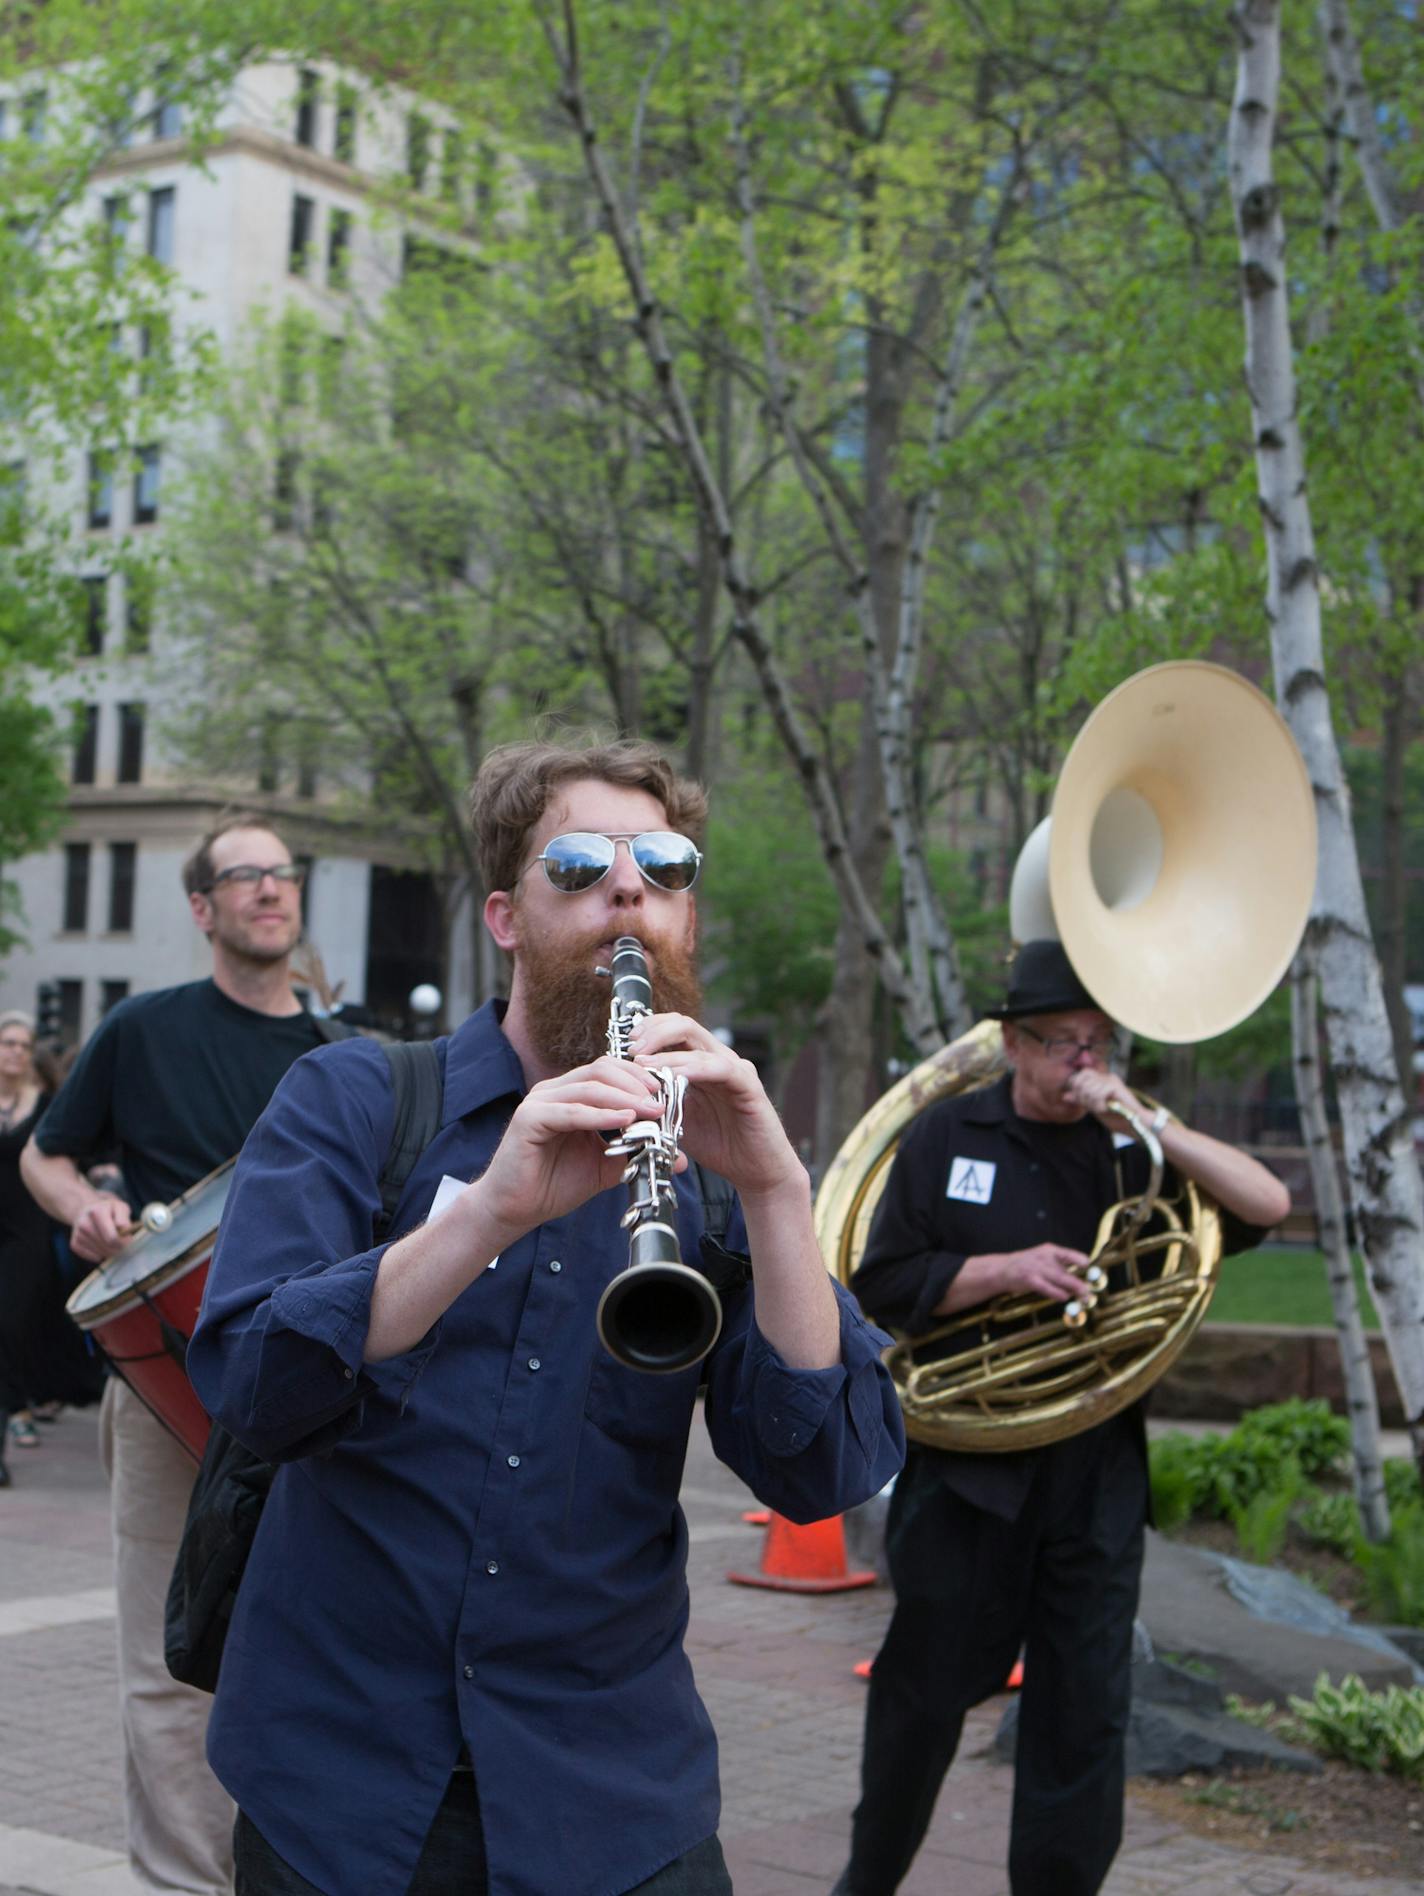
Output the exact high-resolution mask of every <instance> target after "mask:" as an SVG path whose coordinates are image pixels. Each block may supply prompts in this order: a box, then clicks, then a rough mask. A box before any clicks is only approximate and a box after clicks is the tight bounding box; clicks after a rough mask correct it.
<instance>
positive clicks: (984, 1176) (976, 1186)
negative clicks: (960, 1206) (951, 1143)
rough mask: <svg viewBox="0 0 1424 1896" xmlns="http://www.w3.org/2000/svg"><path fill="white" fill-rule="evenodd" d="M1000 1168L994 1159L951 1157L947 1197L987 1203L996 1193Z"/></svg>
mask: <svg viewBox="0 0 1424 1896" xmlns="http://www.w3.org/2000/svg"><path fill="white" fill-rule="evenodd" d="M998 1169H999V1167H998V1165H997V1163H996V1162H995V1161H994V1160H993V1159H951V1160H950V1162H949V1183H948V1185H946V1186H945V1188H944V1195H945V1197H946V1198H962V1199H963V1200H964V1202H965V1204H967V1205H987V1204H988V1202H989V1200H990V1199H991V1198H992V1197H993V1195H994V1174H995V1172H997V1171H998Z"/></svg>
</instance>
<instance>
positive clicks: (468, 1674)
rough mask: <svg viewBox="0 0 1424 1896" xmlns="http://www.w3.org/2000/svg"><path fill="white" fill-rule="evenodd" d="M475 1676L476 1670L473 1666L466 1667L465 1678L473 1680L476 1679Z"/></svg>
mask: <svg viewBox="0 0 1424 1896" xmlns="http://www.w3.org/2000/svg"><path fill="white" fill-rule="evenodd" d="M474 1676H475V1668H474V1667H473V1666H466V1667H465V1677H466V1678H467V1679H473V1678H474Z"/></svg>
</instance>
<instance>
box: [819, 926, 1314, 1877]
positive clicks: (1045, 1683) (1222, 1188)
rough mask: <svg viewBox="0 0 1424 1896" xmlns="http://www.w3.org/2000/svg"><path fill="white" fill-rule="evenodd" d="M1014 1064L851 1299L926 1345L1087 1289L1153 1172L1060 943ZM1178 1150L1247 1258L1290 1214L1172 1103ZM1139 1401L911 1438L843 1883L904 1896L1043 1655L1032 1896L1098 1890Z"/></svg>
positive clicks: (1029, 955)
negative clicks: (1115, 1228)
mask: <svg viewBox="0 0 1424 1896" xmlns="http://www.w3.org/2000/svg"><path fill="white" fill-rule="evenodd" d="M993 1017H994V1018H997V1019H998V1020H1000V1021H1001V1022H1002V1023H1003V1037H1004V1052H1005V1056H1006V1059H1007V1062H1008V1065H1009V1068H1010V1071H1009V1073H1008V1075H1007V1077H1005V1078H1004V1079H1002V1080H1001V1081H999V1082H998V1083H997V1084H995V1085H993V1086H990V1087H987V1088H985V1089H984V1090H983V1091H981V1092H975V1093H969V1094H963V1095H960V1096H958V1097H955V1098H951V1099H946V1100H943V1101H941V1102H939V1103H938V1104H937V1105H935V1106H933V1107H931V1108H930V1109H929V1110H928V1111H926V1112H924V1113H922V1114H921V1115H920V1116H919V1118H918V1119H916V1120H915V1121H914V1122H913V1124H912V1125H911V1126H910V1128H909V1129H908V1131H907V1132H906V1134H905V1136H904V1138H903V1139H902V1140H901V1142H900V1145H899V1149H898V1151H897V1154H896V1157H895V1161H894V1163H893V1165H892V1167H891V1170H890V1175H889V1178H888V1180H887V1182H886V1188H885V1192H884V1195H883V1196H882V1198H881V1200H880V1204H879V1207H878V1209H877V1212H876V1215H875V1218H874V1221H873V1223H872V1226H871V1230H870V1235H869V1239H868V1241H867V1243H866V1247H865V1252H864V1256H863V1259H862V1262H861V1264H860V1267H859V1269H858V1270H857V1272H856V1275H855V1278H854V1281H853V1289H854V1290H855V1293H856V1295H857V1296H858V1297H859V1299H860V1301H861V1304H862V1306H863V1307H864V1308H865V1309H866V1310H867V1311H869V1312H870V1313H871V1315H872V1316H873V1317H874V1318H875V1319H876V1320H877V1321H879V1322H883V1323H886V1324H890V1325H893V1326H894V1327H895V1328H896V1329H898V1330H902V1331H905V1332H907V1333H909V1334H910V1335H923V1334H924V1333H925V1332H926V1331H927V1330H929V1329H931V1328H932V1327H933V1326H934V1324H935V1323H936V1322H939V1321H941V1320H943V1319H944V1318H946V1317H948V1316H950V1315H951V1314H953V1313H954V1312H956V1311H962V1310H966V1309H970V1308H972V1307H973V1306H974V1305H976V1304H980V1303H984V1302H986V1301H987V1300H989V1299H990V1298H993V1297H998V1296H1001V1295H1004V1294H1005V1293H1020V1294H1026V1295H1031V1296H1036V1297H1048V1298H1053V1299H1056V1300H1058V1301H1066V1300H1067V1299H1068V1298H1070V1297H1075V1296H1078V1295H1080V1294H1081V1292H1082V1288H1083V1285H1082V1280H1081V1278H1079V1277H1076V1276H1075V1275H1074V1274H1073V1272H1072V1269H1071V1268H1070V1267H1072V1266H1074V1265H1079V1266H1081V1265H1083V1264H1086V1263H1087V1262H1088V1258H1089V1254H1090V1253H1091V1251H1092V1249H1093V1244H1094V1239H1095V1236H1096V1232H1097V1227H1098V1222H1099V1219H1100V1217H1101V1215H1102V1213H1103V1212H1104V1211H1106V1210H1107V1209H1108V1207H1109V1206H1111V1205H1113V1204H1115V1203H1116V1202H1118V1201H1119V1200H1120V1199H1122V1198H1126V1197H1132V1196H1136V1195H1140V1193H1141V1192H1142V1191H1143V1190H1144V1189H1145V1187H1146V1184H1147V1178H1148V1171H1149V1163H1148V1159H1147V1155H1146V1153H1145V1151H1144V1149H1143V1148H1142V1146H1141V1145H1140V1144H1139V1143H1138V1142H1137V1141H1135V1140H1133V1139H1132V1138H1131V1137H1130V1136H1129V1135H1128V1134H1127V1132H1126V1125H1125V1121H1123V1119H1122V1118H1121V1116H1120V1115H1119V1114H1117V1113H1115V1112H1114V1110H1113V1106H1114V1102H1122V1103H1123V1104H1125V1105H1130V1106H1131V1107H1132V1108H1133V1110H1134V1111H1137V1112H1139V1113H1140V1111H1141V1105H1140V1102H1139V1101H1137V1100H1136V1098H1135V1096H1134V1095H1133V1094H1132V1093H1131V1091H1130V1089H1129V1088H1128V1087H1127V1085H1126V1083H1125V1082H1124V1081H1123V1080H1122V1079H1121V1078H1120V1077H1119V1075H1118V1074H1116V1073H1115V1072H1113V1070H1112V1066H1111V1062H1112V1058H1113V1054H1114V1043H1115V1033H1114V1028H1113V1023H1112V1021H1111V1020H1110V1019H1109V1018H1108V1016H1107V1015H1106V1014H1105V1013H1103V1011H1102V1009H1101V1008H1100V1007H1099V1006H1098V1005H1097V1003H1096V1002H1095V1001H1094V999H1093V997H1092V995H1091V994H1090V993H1089V992H1088V991H1087V989H1086V988H1085V987H1084V986H1083V984H1082V982H1081V981H1080V980H1079V979H1078V977H1077V975H1076V974H1075V973H1074V971H1073V967H1072V964H1071V963H1070V962H1069V960H1068V957H1067V955H1066V954H1065V953H1064V951H1063V948H1062V946H1061V945H1060V944H1059V943H1058V942H1056V941H1034V942H1029V943H1027V944H1026V946H1025V947H1024V948H1023V949H1022V950H1021V951H1020V953H1019V954H1018V956H1017V958H1016V960H1015V963H1014V967H1013V971H1012V975H1011V979H1010V985H1009V991H1008V997H1007V1000H1006V1002H1005V1004H1004V1006H1003V1007H1001V1008H998V1009H996V1010H995V1011H994V1015H993ZM1152 1126H1153V1130H1154V1132H1155V1133H1156V1135H1157V1137H1158V1139H1159V1141H1160V1143H1161V1146H1162V1150H1163V1154H1164V1156H1165V1158H1166V1159H1167V1161H1168V1163H1169V1164H1170V1165H1171V1166H1172V1167H1173V1168H1174V1169H1175V1171H1176V1172H1177V1173H1178V1174H1179V1175H1182V1176H1185V1177H1187V1178H1190V1179H1194V1180H1195V1181H1196V1182H1197V1183H1198V1184H1199V1185H1201V1186H1202V1187H1203V1188H1204V1189H1205V1190H1206V1191H1208V1192H1210V1193H1211V1195H1212V1196H1213V1197H1214V1198H1215V1199H1216V1200H1217V1202H1218V1204H1219V1205H1220V1206H1221V1209H1222V1224H1223V1240H1224V1245H1223V1248H1224V1250H1225V1251H1226V1252H1228V1253H1231V1252H1236V1251H1243V1250H1248V1249H1250V1248H1251V1247H1252V1246H1254V1245H1256V1244H1258V1243H1259V1242H1260V1241H1261V1239H1262V1238H1263V1237H1264V1236H1265V1234H1266V1232H1267V1230H1268V1229H1269V1228H1270V1227H1271V1226H1272V1225H1275V1224H1278V1223H1279V1222H1280V1220H1281V1219H1282V1218H1284V1217H1285V1215H1286V1213H1287V1212H1288V1211H1289V1209H1290V1199H1289V1195H1288V1194H1287V1192H1286V1189H1285V1187H1284V1186H1283V1185H1282V1184H1281V1182H1280V1181H1279V1179H1277V1178H1275V1177H1274V1175H1273V1174H1272V1173H1270V1172H1268V1171H1267V1170H1266V1168H1265V1167H1264V1166H1262V1165H1259V1164H1258V1163H1257V1162H1256V1161H1255V1160H1254V1159H1252V1158H1249V1157H1248V1156H1247V1155H1246V1154H1245V1153H1242V1152H1238V1151H1236V1150H1235V1149H1234V1148H1233V1147H1231V1146H1228V1145H1224V1144H1222V1142H1221V1141H1220V1140H1217V1139H1212V1138H1208V1137H1207V1136H1206V1135H1205V1134H1203V1133H1200V1132H1195V1131H1192V1130H1190V1129H1189V1128H1188V1127H1186V1126H1184V1125H1182V1124H1181V1122H1180V1121H1179V1120H1176V1119H1173V1118H1171V1117H1170V1116H1169V1115H1168V1114H1167V1113H1166V1112H1165V1110H1159V1111H1158V1113H1157V1114H1156V1116H1155V1118H1154V1119H1153V1121H1152ZM1148 1505H1149V1496H1148V1481H1147V1443H1146V1429H1145V1424H1144V1419H1143V1409H1142V1405H1141V1404H1140V1403H1138V1404H1135V1405H1133V1406H1132V1407H1131V1408H1130V1409H1128V1410H1126V1411H1125V1412H1123V1413H1121V1414H1119V1415H1117V1416H1114V1417H1113V1418H1111V1419H1110V1420H1109V1421H1107V1422H1103V1423H1101V1424H1099V1425H1098V1426H1097V1427H1095V1428H1090V1429H1086V1430H1084V1431H1082V1432H1081V1433H1079V1434H1077V1435H1073V1436H1070V1437H1068V1438H1067V1439H1066V1440H1062V1441H1058V1442H1055V1443H1051V1444H1050V1445H1048V1446H1047V1447H1043V1448H1036V1449H1029V1450H1026V1451H1023V1452H1008V1453H1002V1454H978V1455H976V1454H957V1453H950V1452H947V1451H944V1450H941V1449H936V1448H931V1447H928V1446H925V1445H923V1444H920V1443H912V1444H911V1446H910V1449H909V1453H908V1455H907V1457H906V1463H905V1469H904V1472H903V1473H902V1474H901V1475H900V1477H899V1478H898V1480H897V1481H896V1484H895V1492H894V1496H893V1498H892V1501H891V1506H890V1514H889V1520H888V1523H887V1531H886V1550H887V1554H888V1558H889V1564H890V1573H891V1579H892V1581H893V1583H894V1586H895V1600H896V1604H895V1612H894V1615H893V1616H892V1619H891V1622H890V1627H889V1630H888V1632H887V1634H886V1637H885V1641H884V1644H883V1645H882V1647H881V1649H880V1652H879V1654H878V1655H877V1656H876V1659H875V1661H874V1664H873V1667H872V1670H871V1677H870V1690H869V1696H868V1701H867V1706H866V1723H865V1748H864V1753H863V1757H862V1768H861V1790H862V1795H861V1801H860V1804H859V1806H858V1807H857V1809H856V1812H855V1817H854V1820H853V1825H852V1838H851V1858H850V1862H849V1864H848V1865H847V1867H846V1869H845V1871H844V1873H843V1874H842V1876H841V1878H840V1880H839V1881H838V1882H837V1883H836V1885H835V1892H834V1896H891V1892H892V1891H894V1890H895V1889H897V1888H898V1887H899V1884H900V1882H901V1880H902V1879H903V1878H904V1876H905V1875H906V1874H907V1873H908V1871H909V1868H910V1865H911V1863H912V1861H913V1859H914V1857H915V1854H916V1852H917V1851H918V1849H919V1847H920V1844H921V1842H922V1841H923V1839H924V1835H925V1832H926V1830H927V1829H928V1828H929V1823H930V1819H931V1817H932V1816H933V1814H934V1806H935V1800H936V1797H937V1796H938V1794H939V1789H940V1785H941V1784H942V1782H943V1780H944V1776H945V1773H946V1771H947V1770H948V1769H949V1766H950V1764H951V1762H952V1761H953V1758H954V1754H955V1750H956V1748H957V1746H958V1743H959V1734H960V1729H961V1726H962V1724H963V1720H964V1715H965V1713H966V1712H967V1711H968V1710H969V1709H970V1707H971V1706H974V1705H978V1704H980V1703H981V1702H982V1701H983V1700H984V1699H986V1698H989V1697H991V1696H992V1695H993V1694H995V1693H997V1692H1000V1691H1002V1690H1003V1687H1004V1682H1005V1680H1006V1678H1007V1677H1008V1675H1009V1671H1010V1668H1011V1667H1012V1665H1013V1663H1014V1661H1015V1659H1016V1658H1017V1657H1018V1655H1019V1652H1020V1651H1021V1650H1022V1651H1023V1652H1024V1690H1023V1697H1022V1701H1021V1704H1020V1708H1019V1730H1018V1750H1017V1760H1016V1769H1015V1781H1014V1804H1013V1815H1012V1821H1011V1827H1010V1837H1009V1882H1010V1888H1011V1890H1012V1892H1013V1896H1093V1893H1094V1892H1095V1891H1096V1890H1098V1888H1099V1887H1100V1886H1101V1884H1102V1881H1103V1879H1104V1877H1105V1876H1106V1875H1107V1873H1108V1869H1109V1867H1110V1865H1111V1863H1112V1860H1113V1857H1114V1855H1115V1854H1116V1852H1117V1847H1118V1844H1119V1842H1120V1840H1121V1835H1122V1802H1123V1744H1124V1737H1125V1733H1126V1727H1127V1714H1128V1706H1129V1698H1130V1686H1131V1645H1132V1622H1133V1617H1134V1615H1135V1613H1136V1610H1137V1594H1138V1582H1139V1578H1140V1574H1141V1567H1142V1550H1143V1528H1144V1525H1145V1522H1146V1519H1147V1513H1148Z"/></svg>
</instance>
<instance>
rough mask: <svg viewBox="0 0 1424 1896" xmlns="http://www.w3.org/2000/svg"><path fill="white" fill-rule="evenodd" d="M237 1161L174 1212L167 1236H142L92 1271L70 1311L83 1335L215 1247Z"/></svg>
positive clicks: (220, 1169) (177, 1204)
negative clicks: (114, 1307)
mask: <svg viewBox="0 0 1424 1896" xmlns="http://www.w3.org/2000/svg"><path fill="white" fill-rule="evenodd" d="M236 1163H237V1161H236V1160H235V1159H229V1160H228V1162H227V1164H226V1165H220V1166H219V1167H218V1169H217V1170H216V1171H215V1172H209V1174H208V1176H207V1177H206V1178H204V1179H199V1181H198V1183H197V1184H196V1185H193V1186H190V1187H189V1189H188V1190H187V1191H186V1192H184V1194H183V1196H182V1197H181V1198H176V1199H175V1200H174V1201H173V1203H172V1204H171V1205H170V1206H169V1207H168V1209H169V1212H170V1214H171V1219H170V1222H169V1224H168V1226H167V1228H166V1229H165V1230H163V1231H140V1232H139V1233H138V1234H137V1236H135V1237H133V1238H131V1239H130V1240H129V1242H128V1243H127V1244H126V1245H125V1246H124V1248H123V1250H122V1251H119V1252H118V1253H117V1254H116V1255H115V1256H113V1257H111V1258H110V1259H109V1261H108V1263H107V1264H101V1265H100V1266H99V1268H98V1269H97V1270H94V1271H91V1272H90V1273H89V1275H88V1276H87V1277H86V1278H85V1279H84V1282H83V1283H82V1284H81V1285H80V1286H79V1288H78V1289H77V1290H76V1291H75V1292H74V1294H73V1296H72V1297H71V1298H70V1299H69V1302H68V1304H67V1305H66V1306H65V1308H66V1309H67V1310H68V1312H69V1314H70V1316H71V1317H73V1319H74V1321H75V1322H76V1323H77V1324H78V1325H79V1327H80V1329H81V1330H84V1329H90V1328H92V1327H93V1324H94V1321H95V1319H96V1318H98V1317H100V1316H103V1315H107V1314H109V1313H110V1306H112V1305H114V1304H117V1303H119V1302H120V1301H121V1300H122V1299H124V1298H127V1297H130V1296H132V1295H133V1294H134V1293H135V1292H137V1291H138V1290H140V1289H142V1290H145V1291H151V1290H152V1289H154V1288H155V1287H156V1286H157V1284H158V1283H160V1282H162V1281H164V1280H166V1279H167V1278H169V1277H172V1276H174V1275H176V1274H178V1272H179V1270H180V1269H181V1267H182V1266H183V1264H184V1263H185V1261H186V1260H187V1258H188V1255H189V1253H190V1252H193V1251H198V1250H201V1249H202V1248H203V1247H204V1246H206V1247H207V1249H209V1250H210V1249H211V1248H212V1238H213V1235H214V1233H215V1232H216V1231H217V1228H218V1225H219V1223H220V1221H221V1219H222V1214H223V1206H224V1205H225V1204H226V1203H227V1195H228V1191H229V1190H230V1188H231V1186H232V1173H233V1167H234V1165H236Z"/></svg>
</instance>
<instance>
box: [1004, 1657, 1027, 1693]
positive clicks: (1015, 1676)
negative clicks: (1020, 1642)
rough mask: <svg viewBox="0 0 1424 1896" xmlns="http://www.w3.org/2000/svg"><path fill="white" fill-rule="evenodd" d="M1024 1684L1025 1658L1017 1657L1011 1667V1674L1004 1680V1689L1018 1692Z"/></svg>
mask: <svg viewBox="0 0 1424 1896" xmlns="http://www.w3.org/2000/svg"><path fill="white" fill-rule="evenodd" d="M1022 1684H1023V1660H1022V1659H1015V1661H1014V1663H1013V1665H1012V1666H1010V1668H1009V1676H1008V1678H1007V1679H1005V1681H1004V1690H1005V1691H1006V1692H1017V1691H1018V1689H1019V1687H1020V1686H1021V1685H1022Z"/></svg>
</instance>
